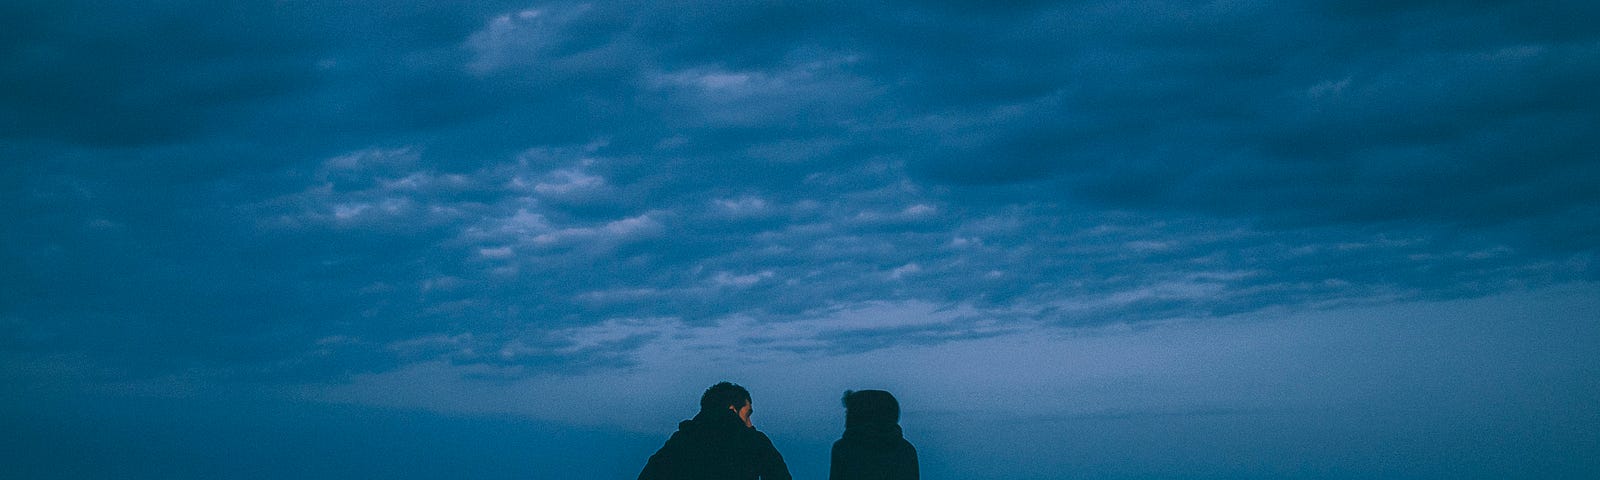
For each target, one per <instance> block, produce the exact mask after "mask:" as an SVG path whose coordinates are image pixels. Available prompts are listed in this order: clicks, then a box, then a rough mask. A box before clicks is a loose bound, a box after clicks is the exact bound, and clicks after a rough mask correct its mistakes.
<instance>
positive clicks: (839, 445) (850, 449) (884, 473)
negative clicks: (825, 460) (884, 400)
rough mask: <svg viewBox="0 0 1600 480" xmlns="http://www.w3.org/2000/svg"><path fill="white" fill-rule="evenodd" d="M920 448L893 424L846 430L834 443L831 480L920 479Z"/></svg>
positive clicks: (878, 424)
mask: <svg viewBox="0 0 1600 480" xmlns="http://www.w3.org/2000/svg"><path fill="white" fill-rule="evenodd" d="M919 475H920V472H918V469H917V448H916V447H913V446H911V442H907V441H906V439H905V437H904V436H902V434H901V432H900V426H899V425H895V424H893V423H868V424H861V425H856V426H852V427H848V428H845V430H844V436H843V437H842V438H840V439H839V441H837V442H833V462H832V465H831V466H830V468H829V469H828V480H917V479H918V476H919Z"/></svg>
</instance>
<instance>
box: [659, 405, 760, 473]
mask: <svg viewBox="0 0 1600 480" xmlns="http://www.w3.org/2000/svg"><path fill="white" fill-rule="evenodd" d="M758 478H759V479H761V480H791V477H790V476H789V466H788V465H785V464H784V463H783V455H779V454H778V449H777V448H774V447H773V446H772V440H771V439H768V438H767V436H766V434H763V433H761V432H759V431H757V430H756V429H754V428H751V427H746V426H744V421H743V420H740V419H739V415H737V414H735V413H733V411H731V410H722V411H713V412H700V414H699V415H695V416H694V418H693V419H690V420H684V421H683V423H679V424H678V431H677V433H673V434H672V437H671V438H668V439H667V443H666V444H665V445H662V446H661V450H657V451H656V454H655V455H651V456H650V461H649V462H647V463H645V465H644V471H642V472H639V480H756V479H758Z"/></svg>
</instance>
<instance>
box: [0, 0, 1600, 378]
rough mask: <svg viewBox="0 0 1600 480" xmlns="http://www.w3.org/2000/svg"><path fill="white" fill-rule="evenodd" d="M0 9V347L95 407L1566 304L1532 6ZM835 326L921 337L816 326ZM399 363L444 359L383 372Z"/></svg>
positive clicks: (1559, 68)
mask: <svg viewBox="0 0 1600 480" xmlns="http://www.w3.org/2000/svg"><path fill="white" fill-rule="evenodd" d="M0 8H5V9H6V10H5V12H7V13H12V14H14V15H0V17H3V18H5V19H6V20H4V22H7V23H6V24H5V25H3V26H4V27H14V28H5V30H6V31H9V32H16V33H15V34H14V35H12V36H8V37H6V38H5V39H0V42H3V43H0V48H3V49H4V51H6V52H8V53H9V54H8V55H5V56H3V57H0V58H4V59H5V60H3V62H4V65H3V67H4V68H0V72H4V73H0V86H4V87H7V88H0V92H6V93H0V126H5V127H7V128H0V131H4V132H6V133H4V134H3V135H4V136H5V137H6V139H7V141H6V142H0V144H3V145H0V155H3V156H5V157H6V158H16V159H23V160H21V161H16V162H5V165H0V213H3V214H4V215H5V216H6V218H7V219H8V221H7V224H6V225H7V227H6V229H5V230H4V232H3V233H4V235H5V238H6V240H7V241H6V242H4V246H3V247H0V260H4V261H3V262H0V265H3V266H0V273H3V274H4V275H5V276H6V278H11V279H16V280H14V281H13V282H12V284H8V285H14V286H10V287H8V288H7V289H5V291H3V292H0V306H3V307H4V308H3V309H0V318H4V319H5V322H7V323H6V325H7V327H6V330H4V332H5V333H4V334H3V335H4V339H3V340H0V341H4V342H6V344H8V345H17V346H19V347H18V348H26V349H27V350H28V351H30V352H54V353H78V354H82V355H86V356H88V357H90V358H94V359H96V360H99V361H103V362H106V363H110V364H118V365H128V366H129V369H130V370H136V371H137V373H134V372H130V373H128V375H139V374H159V373H160V372H170V371H174V370H181V369H184V368H198V369H216V370H218V371H237V372H239V374H241V375H262V376H268V377H270V376H274V375H278V376H283V377H291V378H293V377H303V378H338V377H340V376H343V375H349V374H353V373H360V372H372V371H384V370H390V369H395V368H399V366H400V365H404V364H410V363H419V362H434V361H444V362H456V363H459V364H462V365H476V364H482V365H485V366H489V367H490V369H498V368H502V367H507V366H508V365H521V366H523V368H524V370H522V371H521V373H523V374H529V375H532V374H537V373H539V372H561V371H564V370H563V368H564V367H563V365H564V364H566V363H573V364H575V365H587V366H589V367H586V368H622V367H623V366H626V365H629V364H630V362H634V361H637V359H639V358H643V357H645V356H647V355H649V352H650V351H651V350H650V349H651V348H657V347H654V346H653V345H657V344H659V343H662V342H668V343H670V341H672V339H676V338H679V337H678V336H677V335H679V334H685V335H689V336H690V338H694V336H695V335H698V334H697V333H695V332H698V330H696V329H701V328H719V327H717V326H719V325H724V324H727V325H734V323H730V322H734V321H735V320H733V319H743V320H739V321H742V322H747V324H741V325H744V326H743V327H740V328H744V329H745V330H741V331H740V332H742V333H737V334H735V337H737V338H744V339H747V340H750V341H753V342H756V343H753V345H763V347H762V348H770V349H774V350H778V351H813V352H835V353H848V352H864V351H872V350H874V349H885V348H893V346H895V345H897V344H902V343H904V344H923V343H937V342H946V341H959V340H960V339H966V338H982V337H983V336H984V335H990V334H993V332H1000V331H1009V329H1012V328H1016V329H1035V328H1037V329H1047V330H1051V331H1055V330H1069V329H1078V328H1100V327H1104V326H1106V325H1122V324H1130V325H1131V324H1141V323H1156V322H1163V321H1171V320H1174V319H1204V318H1212V317H1219V316H1228V315H1235V314H1240V313H1245V312H1261V311H1274V312H1277V311H1304V310H1315V309H1321V308H1333V307H1338V306H1345V305H1353V304H1378V303H1384V302H1394V301H1403V300H1410V299H1423V298H1458V297H1474V296H1481V295H1489V294H1494V293H1497V292H1505V291H1515V290H1518V289H1524V288H1536V287H1539V286H1546V285H1553V284H1560V283H1566V282H1574V281H1593V280H1594V279H1596V278H1597V277H1596V275H1597V274H1596V273H1595V269H1594V267H1593V264H1594V259H1593V256H1594V249H1593V244H1594V242H1593V241H1592V239H1594V238H1595V237H1596V235H1597V232H1600V222H1597V221H1596V220H1595V219H1596V218H1600V215H1596V213H1597V212H1600V197H1597V196H1596V195H1595V194H1594V192H1593V188H1592V185H1594V184H1595V183H1596V182H1595V180H1596V178H1600V170H1597V167H1596V165H1595V163H1594V162H1592V161H1589V160H1588V158H1589V156H1591V155H1588V154H1589V153H1590V152H1592V151H1595V150H1596V148H1593V147H1596V145H1595V144H1594V142H1595V141H1594V140H1593V139H1594V138H1600V135H1597V134H1596V133H1597V132H1595V131H1594V130H1595V128H1596V127H1595V125H1594V124H1593V122H1589V121H1586V119H1588V117H1589V116H1592V115H1591V113H1592V112H1593V111H1594V110H1595V109H1596V108H1597V107H1596V106H1597V105H1600V102H1597V97H1595V95H1594V94H1593V93H1592V90H1593V89H1592V88H1588V85H1589V84H1592V83H1594V82H1593V81H1591V80H1592V79H1593V78H1595V76H1596V66H1597V65H1600V62H1597V58H1600V56H1597V52H1600V50H1597V47H1596V45H1597V43H1596V42H1597V41H1600V38H1597V37H1596V35H1595V34H1594V33H1593V29H1591V28H1582V27H1584V26H1586V24H1582V25H1580V23H1581V22H1577V21H1576V20H1574V19H1576V18H1585V17H1584V16H1583V15H1584V14H1586V13H1590V12H1591V10H1592V7H1588V6H1583V5H1578V4H1576V3H1572V2H1538V3H1537V4H1535V5H1530V6H1527V7H1526V8H1521V9H1518V8H1510V7H1500V6H1480V7H1475V8H1462V7H1458V6H1451V5H1442V4H1438V3H1430V2H1402V3H1399V4H1393V5H1376V4H1370V5H1369V4H1359V3H1349V2H1337V3H1313V4H1299V5H1276V4H1267V3H1238V2H1232V3H1229V2H1224V3H1216V4H1211V5H1176V4H1169V3H1162V2H1131V3H1129V2H1124V3H1118V4H1108V3H1104V2H1100V3H1096V2H1088V3H1081V2H1080V3H1072V4H1055V3H1020V4H1012V5H1008V6H1006V7H1004V8H1001V7H993V6H990V7H985V8H969V7H962V6H957V5H893V4H891V5H879V6H871V7H856V6H853V7H850V8H842V7H828V6H807V7H795V6H773V5H731V4H717V5H711V4H702V5H698V6H695V5H670V6H668V5H642V4H641V5H624V4H592V5H576V6H569V5H514V6H506V5H490V4H483V5H471V6H460V5H453V6H448V7H442V6H434V5H432V4H421V3H419V4H411V5H407V4H396V5H394V6H393V7H392V8H385V9H381V10H383V11H381V12H374V11H370V10H371V9H368V8H360V7H349V8H345V7H337V6H328V5H321V6H308V5H288V4H284V5H273V6H267V5H265V4H263V5H245V6H239V7H237V8H224V7H206V8H198V9H194V8H179V6H178V5H167V4H160V5H156V6H152V7H150V8H148V9H141V11H137V12H136V11H131V10H127V9H120V8H110V9H87V8H82V9H77V11H78V12H80V13H81V15H65V14H62V13H60V12H58V11H56V10H53V9H48V8H42V7H41V8H35V7H29V6H25V5H20V4H19V5H14V6H7V7H0ZM159 25H167V26H170V27H171V28H165V27H163V28H156V26H159ZM1546 26H1548V28H1545V27H1546ZM878 305H900V306H908V307H905V308H907V309H910V310H918V309H921V311H923V312H924V313H926V314H928V315H930V316H932V317H934V318H939V319H942V320H940V321H930V322H927V323H919V324H914V325H897V326H885V327H883V328H881V329H874V328H866V329H863V330H862V331H855V330H851V329H848V328H844V327H842V326H840V325H835V324H833V323H829V322H834V321H835V320H837V319H836V318H835V316H834V312H840V311H861V310H866V309H870V308H872V307H873V306H878ZM951 310H963V311H968V312H969V314H970V315H968V314H963V315H964V316H958V317H959V318H957V317H950V316H948V315H947V314H946V313H944V312H947V311H951ZM868 317H869V316H867V315H858V316H854V317H850V318H849V319H848V320H838V321H839V322H844V323H849V322H857V323H859V325H862V326H866V325H874V324H873V323H872V322H873V319H871V318H868ZM968 317H971V318H968ZM979 317H988V318H993V319H994V322H996V323H994V324H993V325H989V324H982V323H981V322H979V321H978V320H975V318H979ZM638 319H650V320H638ZM661 319H669V320H661ZM662 322H666V323H662ZM601 326H604V328H606V329H610V330H606V331H614V332H617V333H616V334H615V335H612V334H608V335H610V336H603V338H604V339H605V340H596V339H590V340H577V339H576V338H579V337H573V336H572V335H579V336H581V335H586V334H584V333H583V332H587V331H588V330H585V329H587V328H600V327H601ZM729 328H732V327H729ZM629 329H634V330H633V331H636V332H637V333H640V335H639V336H631V335H625V334H621V333H620V332H623V331H627V330H629ZM880 330H881V331H880ZM685 332H688V333H685ZM752 332H756V333H752ZM760 332H764V333H760ZM721 333H728V332H721ZM597 335H598V334H597ZM330 338H338V339H348V341H339V342H323V341H322V340H324V339H330ZM438 338H442V339H462V340H461V342H463V343H469V344H470V345H471V348H470V350H471V353H470V354H468V353H462V352H464V351H466V350H468V348H466V347H459V348H444V347H439V348H433V347H429V348H421V347H416V348H412V347H409V346H408V347H406V348H390V346H394V345H410V344H408V343H406V342H411V341H414V340H417V339H438ZM583 338H588V337H583ZM595 338H597V339H598V338H601V337H598V336H597V337H595ZM466 339H470V341H468V340H466ZM591 340H592V341H591ZM429 345H432V344H429ZM706 348H711V349H734V350H738V351H743V350H739V349H742V348H744V347H740V346H737V345H728V344H721V343H717V344H711V345H708V346H706ZM168 351H170V352H172V353H171V354H166V353H163V352H168ZM494 352H507V353H506V354H505V355H499V354H497V353H494Z"/></svg>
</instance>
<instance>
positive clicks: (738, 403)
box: [700, 382, 752, 427]
mask: <svg viewBox="0 0 1600 480" xmlns="http://www.w3.org/2000/svg"><path fill="white" fill-rule="evenodd" d="M722 409H728V410H732V411H733V413H735V414H738V415H739V420H743V421H744V426H746V427H748V426H751V423H750V413H751V411H752V408H751V405H750V391H749V390H745V389H744V387H741V386H739V384H737V383H728V382H722V383H718V384H716V385H712V386H711V388H707V389H706V393H704V394H701V395H700V411H701V412H714V411H718V410H722Z"/></svg>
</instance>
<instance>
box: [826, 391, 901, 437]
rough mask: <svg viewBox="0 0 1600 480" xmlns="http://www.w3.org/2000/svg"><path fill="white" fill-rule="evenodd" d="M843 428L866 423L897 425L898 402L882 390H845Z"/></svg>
mask: <svg viewBox="0 0 1600 480" xmlns="http://www.w3.org/2000/svg"><path fill="white" fill-rule="evenodd" d="M841 401H842V402H843V403H844V427H845V428H850V427H852V426H855V425H864V424H868V423H899V422H900V402H899V401H897V400H895V399H894V395H890V394H889V392H885V391H883V390H854V391H853V390H845V391H844V398H843V399H841Z"/></svg>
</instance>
